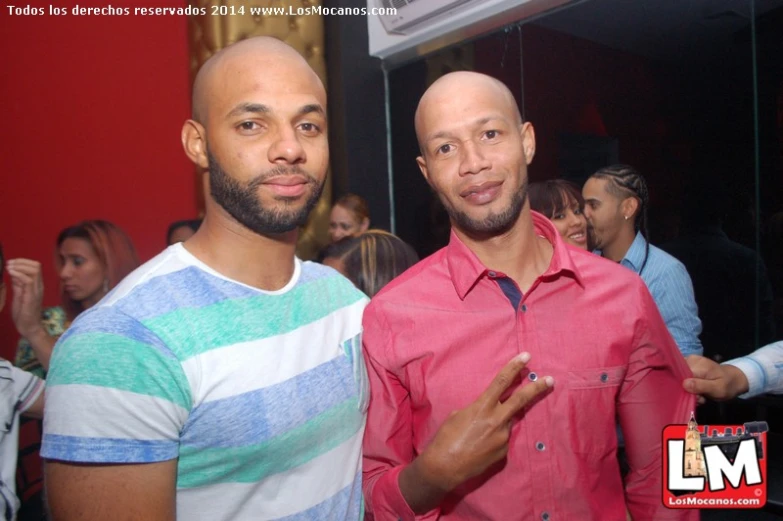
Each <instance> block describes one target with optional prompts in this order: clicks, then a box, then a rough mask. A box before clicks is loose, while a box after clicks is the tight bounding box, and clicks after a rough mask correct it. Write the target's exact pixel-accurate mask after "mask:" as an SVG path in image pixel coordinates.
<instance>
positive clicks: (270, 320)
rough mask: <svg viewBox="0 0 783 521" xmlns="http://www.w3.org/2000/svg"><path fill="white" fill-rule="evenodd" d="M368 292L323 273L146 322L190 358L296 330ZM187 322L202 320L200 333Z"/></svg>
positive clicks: (169, 344)
mask: <svg viewBox="0 0 783 521" xmlns="http://www.w3.org/2000/svg"><path fill="white" fill-rule="evenodd" d="M319 298H321V299H328V302H326V303H321V304H323V305H314V304H313V301H314V300H316V299H319ZM363 298H365V297H364V295H363V294H362V293H360V292H358V291H356V288H354V287H353V286H351V285H349V284H346V281H345V280H342V278H341V277H324V278H320V279H317V280H314V281H312V282H310V283H307V284H302V285H299V286H297V287H295V288H293V289H292V290H291V291H289V292H288V293H286V294H284V295H264V294H261V295H258V296H255V297H251V298H246V299H232V300H224V301H221V302H218V303H217V304H213V305H211V306H205V307H203V308H180V309H178V310H176V311H173V312H171V313H167V314H166V315H163V316H160V317H155V318H152V319H148V320H144V322H143V323H144V325H145V326H146V327H147V328H149V329H150V330H151V331H153V332H154V333H155V334H156V335H157V336H158V337H159V338H161V340H163V342H164V343H165V344H166V345H168V346H177V353H176V354H177V356H178V357H179V358H180V360H182V361H185V360H187V359H189V358H192V357H194V356H197V355H200V354H203V353H205V352H207V351H210V350H212V349H216V348H219V347H225V346H228V345H232V344H239V343H242V342H249V341H257V340H261V339H265V338H271V337H274V336H278V335H283V334H286V333H289V332H292V331H295V330H296V329H299V328H301V327H302V326H305V325H307V324H310V323H312V322H315V321H316V320H319V319H321V318H324V317H325V316H328V315H329V314H331V313H334V312H337V311H339V310H340V309H342V308H344V307H346V306H350V305H351V304H354V303H356V302H358V301H360V300H362V299H363ZM270 304H271V305H270ZM247 315H255V316H257V317H258V320H256V321H252V322H250V324H248V320H247V318H246V317H247ZM187 324H194V325H195V324H198V325H199V326H200V327H199V328H198V331H199V335H198V336H197V337H194V336H193V335H192V334H191V328H190V327H187V326H186V325H187ZM204 324H214V327H212V328H211V329H207V328H205V327H203V325H204ZM183 325H185V326H184V327H183ZM240 326H241V327H240ZM193 329H195V327H194V328H193Z"/></svg>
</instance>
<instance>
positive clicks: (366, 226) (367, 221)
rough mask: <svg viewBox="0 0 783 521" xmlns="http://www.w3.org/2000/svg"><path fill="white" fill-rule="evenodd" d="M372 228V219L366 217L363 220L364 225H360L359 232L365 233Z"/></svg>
mask: <svg viewBox="0 0 783 521" xmlns="http://www.w3.org/2000/svg"><path fill="white" fill-rule="evenodd" d="M369 228H370V219H368V218H367V217H365V218H364V219H362V223H361V224H360V225H359V231H360V232H362V233H364V232H366V231H367V230H368V229H369Z"/></svg>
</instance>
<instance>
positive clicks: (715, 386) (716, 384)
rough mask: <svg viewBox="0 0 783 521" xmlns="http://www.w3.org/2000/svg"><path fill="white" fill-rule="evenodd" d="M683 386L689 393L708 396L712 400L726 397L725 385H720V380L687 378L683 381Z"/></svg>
mask: <svg viewBox="0 0 783 521" xmlns="http://www.w3.org/2000/svg"><path fill="white" fill-rule="evenodd" d="M682 385H683V387H684V388H685V390H686V391H688V392H689V393H691V394H699V395H702V396H708V397H710V398H712V399H713V400H722V399H724V398H725V397H726V395H727V392H726V389H725V387H726V386H725V385H722V381H721V380H705V379H703V378H687V379H685V381H684V382H683V384H682Z"/></svg>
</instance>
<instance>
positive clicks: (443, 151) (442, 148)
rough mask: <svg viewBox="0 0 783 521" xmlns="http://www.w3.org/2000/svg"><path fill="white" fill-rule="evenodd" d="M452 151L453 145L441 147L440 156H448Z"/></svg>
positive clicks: (439, 149) (439, 148)
mask: <svg viewBox="0 0 783 521" xmlns="http://www.w3.org/2000/svg"><path fill="white" fill-rule="evenodd" d="M450 151H451V145H441V146H439V147H438V153H439V154H448V153H449V152H450Z"/></svg>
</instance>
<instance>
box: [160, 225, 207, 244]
mask: <svg viewBox="0 0 783 521" xmlns="http://www.w3.org/2000/svg"><path fill="white" fill-rule="evenodd" d="M201 221H202V219H186V220H184V221H174V222H173V223H171V224H170V225H169V229H168V230H167V231H166V246H171V245H172V244H177V243H178V242H185V241H186V240H188V239H190V238H191V237H193V235H194V234H195V233H196V232H197V231H198V229H199V227H200V226H201Z"/></svg>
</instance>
